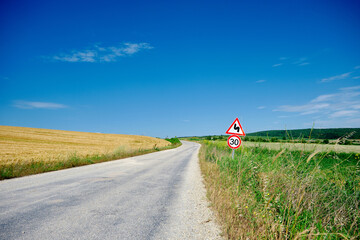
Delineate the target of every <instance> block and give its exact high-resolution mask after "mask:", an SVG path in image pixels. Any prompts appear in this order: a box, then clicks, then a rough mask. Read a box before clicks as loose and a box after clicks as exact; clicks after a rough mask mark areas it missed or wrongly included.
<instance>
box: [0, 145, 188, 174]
mask: <svg viewBox="0 0 360 240" xmlns="http://www.w3.org/2000/svg"><path fill="white" fill-rule="evenodd" d="M172 141H173V142H174V143H172V144H171V145H169V146H166V147H157V146H156V145H155V146H154V147H153V148H152V149H146V150H143V149H139V150H136V151H126V150H125V149H124V148H123V147H119V148H118V149H117V150H116V151H114V152H113V153H107V154H97V155H92V156H87V157H79V156H77V155H76V152H75V153H74V154H73V155H72V156H70V157H69V158H68V159H67V160H65V161H55V162H52V161H32V162H26V163H23V162H19V163H13V164H8V165H3V166H1V168H0V180H4V179H10V178H15V177H22V176H27V175H32V174H38V173H44V172H50V171H57V170H61V169H66V168H71V167H78V166H84V165H89V164H94V163H100V162H106V161H111V160H116V159H121V158H127V157H133V156H138V155H143V154H147V153H151V152H156V151H161V150H166V149H171V148H176V147H179V146H180V145H181V142H180V141H178V142H177V141H176V140H174V139H173V140H172Z"/></svg>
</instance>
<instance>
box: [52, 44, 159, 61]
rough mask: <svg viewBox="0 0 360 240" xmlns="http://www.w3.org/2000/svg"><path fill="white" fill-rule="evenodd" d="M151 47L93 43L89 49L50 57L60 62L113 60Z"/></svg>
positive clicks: (148, 45)
mask: <svg viewBox="0 0 360 240" xmlns="http://www.w3.org/2000/svg"><path fill="white" fill-rule="evenodd" d="M152 48H153V47H152V46H151V45H150V44H148V43H124V44H122V45H120V46H111V47H100V46H99V45H95V46H94V47H93V48H91V49H86V50H82V51H72V52H71V53H69V54H66V53H62V54H60V55H57V56H53V57H52V59H53V60H55V61H62V62H115V61H116V60H117V59H118V58H119V57H125V56H131V55H133V54H135V53H137V52H139V51H141V50H144V49H152Z"/></svg>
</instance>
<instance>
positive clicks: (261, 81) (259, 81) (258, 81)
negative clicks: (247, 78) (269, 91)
mask: <svg viewBox="0 0 360 240" xmlns="http://www.w3.org/2000/svg"><path fill="white" fill-rule="evenodd" d="M263 82H266V80H263V79H261V80H257V81H256V83H263Z"/></svg>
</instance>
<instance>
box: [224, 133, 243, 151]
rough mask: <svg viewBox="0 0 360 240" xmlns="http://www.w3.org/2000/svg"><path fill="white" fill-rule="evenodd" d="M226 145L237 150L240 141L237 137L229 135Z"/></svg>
mask: <svg viewBox="0 0 360 240" xmlns="http://www.w3.org/2000/svg"><path fill="white" fill-rule="evenodd" d="M227 144H228V146H229V147H230V148H232V149H237V148H238V147H240V145H241V139H240V137H239V136H237V135H231V136H230V137H229V138H228V140H227Z"/></svg>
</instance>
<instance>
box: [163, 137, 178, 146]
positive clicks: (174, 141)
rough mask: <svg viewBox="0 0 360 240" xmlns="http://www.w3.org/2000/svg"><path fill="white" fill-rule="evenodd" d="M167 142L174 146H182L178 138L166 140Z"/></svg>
mask: <svg viewBox="0 0 360 240" xmlns="http://www.w3.org/2000/svg"><path fill="white" fill-rule="evenodd" d="M165 140H166V141H169V142H171V144H172V145H175V144H181V142H180V140H179V139H178V138H176V137H175V138H165Z"/></svg>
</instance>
